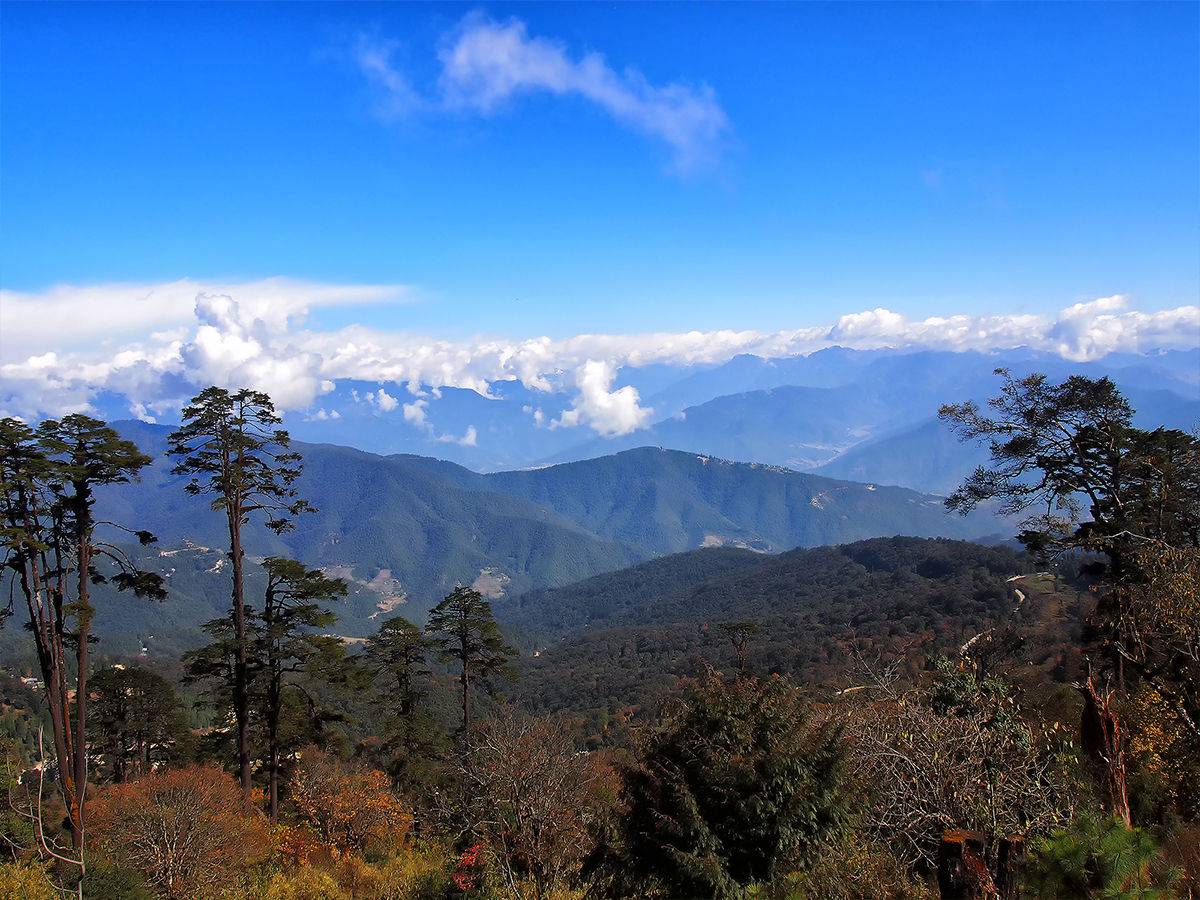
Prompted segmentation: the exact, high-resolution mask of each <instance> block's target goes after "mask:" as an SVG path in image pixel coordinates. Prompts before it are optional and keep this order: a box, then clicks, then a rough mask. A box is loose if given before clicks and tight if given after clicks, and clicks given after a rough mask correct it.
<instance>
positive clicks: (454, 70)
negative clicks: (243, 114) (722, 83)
mask: <svg viewBox="0 0 1200 900" xmlns="http://www.w3.org/2000/svg"><path fill="white" fill-rule="evenodd" d="M394 50H395V45H394V44H391V43H381V42H378V41H371V40H369V39H367V38H365V37H360V39H359V42H358V47H357V51H356V54H355V56H356V60H357V62H358V65H359V68H360V69H361V70H362V72H363V74H364V76H365V77H366V78H367V80H368V83H369V84H370V85H371V88H372V90H373V92H374V93H375V95H376V111H377V112H378V113H379V115H380V117H381V118H384V119H385V120H392V119H395V118H397V117H398V116H401V115H404V114H407V113H410V112H412V111H414V110H416V109H418V108H431V107H433V106H434V105H435V103H434V102H433V101H424V100H422V98H420V97H419V96H418V94H417V92H416V91H415V90H414V89H413V87H412V85H411V84H410V83H409V80H408V79H407V78H406V77H405V76H404V74H403V73H401V72H400V71H398V70H397V69H396V68H395V67H394V66H393V65H392V63H391V55H392V53H393V52H394ZM438 59H439V61H440V63H441V75H440V78H439V80H438V87H439V91H440V96H439V97H438V99H437V105H440V106H441V107H442V108H448V109H456V110H473V111H476V112H479V113H481V114H484V115H489V114H492V113H494V112H496V111H497V110H498V109H499V108H501V107H503V106H505V105H506V104H508V103H509V102H510V101H511V100H513V98H515V97H518V96H520V95H522V94H532V93H538V92H542V93H549V94H554V95H558V96H578V97H582V98H584V99H585V100H588V101H589V102H591V103H593V104H595V105H596V106H598V107H599V108H600V109H602V110H604V111H605V112H606V113H607V114H608V115H610V116H612V117H613V118H614V119H616V120H617V121H618V122H620V123H621V124H622V125H624V126H626V127H628V128H630V129H632V130H634V131H637V132H640V133H641V134H644V135H646V136H648V137H650V138H653V139H655V140H658V141H661V142H663V143H664V144H666V145H667V146H668V147H669V148H670V149H671V151H672V153H673V156H674V163H673V169H674V170H675V171H677V172H680V173H687V172H693V171H695V170H697V169H699V168H701V167H703V166H704V165H706V164H708V163H711V162H713V161H714V160H715V159H716V158H717V157H718V156H719V155H720V151H721V149H722V143H723V141H724V139H725V136H726V134H727V133H728V131H729V120H728V118H727V117H726V115H725V112H724V110H723V109H722V108H721V106H720V104H719V103H718V102H717V99H716V95H715V94H714V92H713V90H712V88H710V87H708V86H707V85H696V86H693V85H688V84H684V83H681V82H672V83H670V84H666V85H662V86H656V85H653V84H651V83H650V82H649V81H647V79H646V78H645V76H643V75H642V74H641V73H640V72H638V71H637V70H635V69H631V68H627V69H625V70H623V71H620V72H618V71H617V70H615V69H613V68H612V67H611V66H609V64H608V63H607V62H606V61H605V59H604V57H603V56H602V55H600V54H599V53H586V54H584V55H582V56H579V57H577V58H573V57H572V55H571V54H570V53H569V52H568V50H567V48H566V47H565V46H564V45H563V44H562V43H560V42H559V41H555V40H551V39H549V38H544V37H530V36H529V35H528V33H527V31H526V27H525V23H524V22H522V21H520V20H518V19H511V20H509V21H508V22H506V23H503V24H501V23H498V22H494V21H491V20H489V19H487V18H486V17H484V16H482V15H479V14H477V13H473V14H471V15H468V16H467V17H466V18H465V19H464V20H463V21H462V22H461V23H460V25H459V26H458V28H456V29H454V30H453V31H451V32H449V33H448V34H446V35H444V36H443V38H442V47H441V49H440V51H439V53H438Z"/></svg>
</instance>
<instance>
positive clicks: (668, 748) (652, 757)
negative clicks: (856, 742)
mask: <svg viewBox="0 0 1200 900" xmlns="http://www.w3.org/2000/svg"><path fill="white" fill-rule="evenodd" d="M845 759H846V749H845V746H844V744H843V742H842V740H841V736H840V733H839V731H838V730H837V729H836V728H834V727H831V726H829V725H827V724H826V725H812V724H810V718H809V716H808V714H807V713H806V711H805V710H804V709H803V706H802V703H801V697H800V692H799V691H798V690H797V689H796V688H795V687H793V686H792V685H791V684H790V683H789V682H787V681H786V680H784V679H780V678H778V677H774V678H769V679H756V678H738V679H736V680H735V681H733V682H730V683H723V682H721V681H719V680H717V679H716V678H709V679H707V680H706V681H704V682H701V683H700V684H699V685H698V686H697V687H696V688H695V689H694V690H693V691H692V694H691V697H690V699H689V700H688V702H687V704H686V706H685V707H684V709H683V710H682V712H681V714H680V715H679V716H678V717H677V718H676V719H675V721H674V722H673V723H672V724H671V725H670V726H669V727H668V728H667V729H666V730H665V731H664V732H662V733H661V734H660V735H658V737H657V738H655V739H653V740H652V741H651V742H650V745H649V747H648V748H647V750H646V752H645V754H644V757H643V760H642V763H641V764H640V765H639V766H637V767H636V768H635V769H633V770H632V771H631V772H630V773H629V775H628V776H627V779H626V784H625V789H624V793H623V800H624V802H625V804H626V805H627V807H628V813H627V814H626V815H624V816H621V818H620V822H619V825H618V828H619V835H618V840H617V844H616V846H615V847H614V848H613V851H612V856H611V857H610V858H609V860H608V865H607V866H606V869H607V871H608V873H609V874H610V875H611V876H612V882H611V884H610V885H609V887H610V890H611V891H613V892H615V893H618V894H621V895H628V894H636V895H638V896H642V897H644V896H648V895H649V891H648V889H647V887H646V885H647V884H655V883H657V885H658V886H659V887H660V888H661V889H662V891H663V892H664V893H665V894H667V895H668V896H672V897H678V896H687V897H714V898H723V897H732V896H738V895H740V894H741V892H742V890H743V889H744V888H745V887H746V886H747V885H749V884H751V883H753V882H762V881H767V880H770V879H771V878H772V877H774V876H775V875H776V874H777V872H780V873H786V872H787V871H790V870H791V869H799V868H803V867H805V866H806V865H807V864H809V863H811V862H813V861H814V860H815V858H816V856H817V853H818V851H819V848H820V847H821V845H822V844H823V843H824V842H825V841H826V840H828V839H829V838H830V837H832V836H833V835H834V834H835V833H836V831H837V829H838V828H839V827H840V826H841V824H842V823H843V821H844V820H845V816H846V811H847V798H846V796H845V792H844V791H843V784H844V767H845Z"/></svg>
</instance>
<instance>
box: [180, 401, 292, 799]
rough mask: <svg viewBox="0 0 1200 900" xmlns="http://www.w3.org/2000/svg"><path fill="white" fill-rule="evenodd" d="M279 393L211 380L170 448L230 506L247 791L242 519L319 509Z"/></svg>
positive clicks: (197, 485)
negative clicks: (301, 483)
mask: <svg viewBox="0 0 1200 900" xmlns="http://www.w3.org/2000/svg"><path fill="white" fill-rule="evenodd" d="M280 421H281V420H280V418H279V417H278V416H277V415H276V414H275V406H274V404H273V403H272V402H271V398H270V397H268V396H267V395H266V394H263V393H261V392H259V391H252V390H248V389H245V388H243V389H242V390H239V391H237V392H236V393H233V394H231V393H229V391H227V390H225V389H224V388H219V387H215V386H214V387H210V388H206V389H205V390H203V391H202V392H201V393H200V394H199V395H197V396H196V397H194V398H193V399H192V402H191V405H190V406H187V407H186V408H184V410H183V424H182V425H181V426H180V428H179V429H178V430H176V431H174V432H172V433H171V435H170V437H169V438H168V440H169V450H168V451H167V452H168V453H169V454H170V455H172V456H178V457H182V459H181V461H180V462H179V464H178V465H177V466H175V468H174V469H173V470H172V472H173V473H174V474H176V475H188V476H191V481H190V482H188V484H187V486H186V488H185V490H186V491H187V492H188V493H189V494H195V495H203V496H211V497H212V508H213V509H214V510H220V511H223V512H224V513H225V519H226V522H227V524H228V528H229V559H230V562H231V563H232V569H233V575H232V580H233V584H232V605H231V607H230V612H229V615H230V619H231V621H232V623H233V633H232V639H233V644H232V647H231V649H232V651H233V660H232V692H231V698H230V699H231V701H232V704H233V714H234V719H235V722H236V726H237V734H236V740H237V755H238V772H239V775H240V778H241V784H242V790H243V792H245V794H246V795H247V796H249V794H250V695H249V689H250V671H249V663H248V659H247V652H248V643H247V634H246V601H245V577H244V571H243V564H244V559H243V557H244V556H245V550H244V549H243V542H242V526H243V525H245V524H247V523H248V522H249V521H250V515H251V514H252V513H256V512H259V513H263V514H264V515H266V517H267V521H266V526H267V528H269V529H270V530H271V531H274V532H275V533H276V534H278V533H280V532H283V531H287V530H289V529H290V528H292V527H293V525H292V521H291V517H292V516H295V515H297V514H299V513H301V512H305V511H311V507H309V505H308V502H307V501H305V500H300V499H297V497H296V491H295V490H294V489H293V488H292V487H291V485H292V483H293V482H294V481H295V480H296V479H297V478H298V477H299V475H300V455H299V454H297V453H289V452H287V450H288V445H289V438H288V433H287V432H286V431H282V430H278V429H276V428H275V426H276V425H278V424H279V423H280Z"/></svg>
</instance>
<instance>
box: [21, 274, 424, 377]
mask: <svg viewBox="0 0 1200 900" xmlns="http://www.w3.org/2000/svg"><path fill="white" fill-rule="evenodd" d="M200 295H210V296H212V297H221V296H227V297H228V296H233V295H236V296H237V300H238V306H239V309H240V311H241V315H243V316H245V317H247V318H248V319H249V320H251V321H252V320H255V319H261V320H262V321H263V322H264V324H265V325H266V326H268V327H270V328H272V329H273V330H275V331H281V330H285V329H286V328H287V327H288V325H289V321H291V322H293V323H295V322H297V321H302V320H303V319H304V318H305V316H307V315H308V313H309V311H310V310H312V309H315V308H320V307H333V306H348V305H358V304H369V303H372V304H373V303H400V302H410V301H411V300H412V299H413V297H414V291H413V289H412V288H411V287H407V286H405V285H394V284H391V285H361V284H356V285H339V284H320V283H314V282H305V281H297V280H295V279H291V278H267V279H264V280H262V281H254V282H244V283H241V284H221V283H209V282H198V281H193V280H191V279H188V278H184V279H181V280H180V281H173V282H169V283H167V284H106V285H95V286H91V287H72V286H70V285H57V286H55V287H53V288H50V289H49V290H47V291H41V292H38V293H28V292H20V291H9V290H0V321H2V322H3V323H4V339H3V341H0V364H3V363H7V362H17V361H18V357H20V358H24V357H25V356H28V355H29V354H35V353H44V352H46V351H47V350H52V349H53V350H57V351H60V352H61V351H62V350H64V349H74V348H83V347H96V346H99V345H101V344H102V343H103V342H104V341H119V340H137V339H142V338H143V337H144V336H146V335H147V333H149V340H150V341H151V342H152V343H155V344H166V343H170V342H171V341H176V340H183V339H184V337H185V336H186V335H187V334H188V333H190V328H191V325H192V324H193V317H194V313H195V309H196V303H197V298H198V297H199V296H200ZM47 322H53V323H54V327H53V328H47V327H46V323H47Z"/></svg>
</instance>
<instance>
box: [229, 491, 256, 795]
mask: <svg viewBox="0 0 1200 900" xmlns="http://www.w3.org/2000/svg"><path fill="white" fill-rule="evenodd" d="M227 503H228V505H227V507H226V512H227V514H228V516H229V556H230V561H231V562H232V563H233V631H234V645H235V648H236V649H235V654H234V661H233V717H234V722H235V724H236V726H237V754H238V776H239V778H240V779H241V782H242V793H243V795H245V797H246V799H247V800H249V799H250V795H251V789H252V785H251V782H250V690H249V687H250V686H249V671H248V666H247V664H246V603H245V585H244V583H243V581H242V508H241V503H239V502H238V501H237V499H236V498H230V499H229V500H228V501H227Z"/></svg>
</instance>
